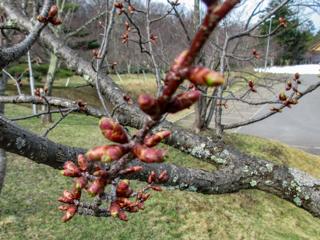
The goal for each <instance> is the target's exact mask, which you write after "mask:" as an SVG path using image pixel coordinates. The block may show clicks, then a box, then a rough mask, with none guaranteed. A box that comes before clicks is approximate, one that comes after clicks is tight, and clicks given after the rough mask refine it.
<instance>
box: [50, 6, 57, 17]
mask: <svg viewBox="0 0 320 240" xmlns="http://www.w3.org/2000/svg"><path fill="white" fill-rule="evenodd" d="M58 10H59V9H58V6H57V5H52V6H51V8H50V10H49V13H48V18H54V17H55V16H56V15H57V13H58Z"/></svg>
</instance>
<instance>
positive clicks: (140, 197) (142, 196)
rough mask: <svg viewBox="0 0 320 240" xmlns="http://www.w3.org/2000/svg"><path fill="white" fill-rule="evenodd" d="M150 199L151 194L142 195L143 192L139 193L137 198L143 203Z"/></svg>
mask: <svg viewBox="0 0 320 240" xmlns="http://www.w3.org/2000/svg"><path fill="white" fill-rule="evenodd" d="M149 197H150V193H148V194H145V193H142V192H139V193H138V196H137V198H138V199H139V200H140V201H142V202H145V201H147V200H148V198H149Z"/></svg>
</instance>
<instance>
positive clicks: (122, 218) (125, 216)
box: [118, 210, 128, 221]
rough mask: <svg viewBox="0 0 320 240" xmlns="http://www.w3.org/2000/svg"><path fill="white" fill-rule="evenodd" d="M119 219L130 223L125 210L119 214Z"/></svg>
mask: <svg viewBox="0 0 320 240" xmlns="http://www.w3.org/2000/svg"><path fill="white" fill-rule="evenodd" d="M118 218H119V219H120V220H121V221H128V217H127V214H126V213H125V212H124V211H123V210H120V211H119V212H118Z"/></svg>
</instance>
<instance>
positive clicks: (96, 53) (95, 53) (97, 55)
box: [92, 49, 101, 59]
mask: <svg viewBox="0 0 320 240" xmlns="http://www.w3.org/2000/svg"><path fill="white" fill-rule="evenodd" d="M92 56H93V57H94V58H95V59H101V54H100V50H99V49H93V50H92Z"/></svg>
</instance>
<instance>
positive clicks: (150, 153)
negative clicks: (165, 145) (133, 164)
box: [133, 144, 165, 163]
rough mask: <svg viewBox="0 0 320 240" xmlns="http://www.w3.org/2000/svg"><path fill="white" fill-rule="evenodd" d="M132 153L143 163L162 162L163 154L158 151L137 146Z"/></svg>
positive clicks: (161, 151)
mask: <svg viewBox="0 0 320 240" xmlns="http://www.w3.org/2000/svg"><path fill="white" fill-rule="evenodd" d="M133 153H134V154H135V155H136V156H137V157H138V158H139V159H140V160H141V161H143V162H146V163H159V162H163V158H164V155H165V152H164V151H163V150H160V149H154V148H148V147H144V146H142V145H140V144H137V145H135V146H134V148H133Z"/></svg>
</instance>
